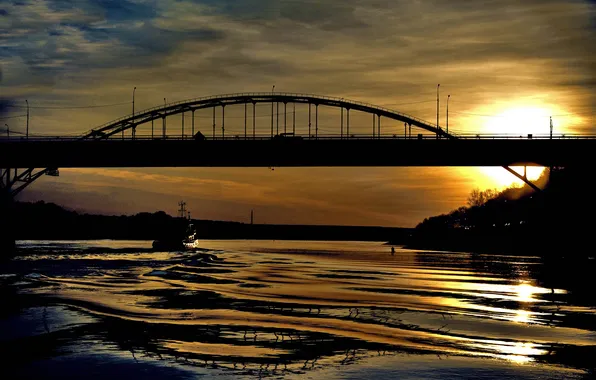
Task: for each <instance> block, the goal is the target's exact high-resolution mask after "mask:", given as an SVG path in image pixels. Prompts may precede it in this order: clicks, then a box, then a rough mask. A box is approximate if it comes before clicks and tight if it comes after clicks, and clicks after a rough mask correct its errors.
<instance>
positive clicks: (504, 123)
mask: <svg viewBox="0 0 596 380" xmlns="http://www.w3.org/2000/svg"><path fill="white" fill-rule="evenodd" d="M550 115H552V111H551V110H550V109H548V108H546V107H541V106H522V107H512V108H508V109H506V110H504V111H502V112H500V113H497V114H496V115H494V117H490V118H488V120H486V122H485V123H484V128H483V130H484V133H486V134H499V135H502V134H506V135H510V136H512V137H518V138H519V137H526V138H527V137H528V135H529V134H532V135H536V136H538V135H549V134H550Z"/></svg>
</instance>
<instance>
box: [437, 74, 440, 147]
mask: <svg viewBox="0 0 596 380" xmlns="http://www.w3.org/2000/svg"><path fill="white" fill-rule="evenodd" d="M439 87H441V84H440V83H439V84H437V138H439V129H440V127H439Z"/></svg>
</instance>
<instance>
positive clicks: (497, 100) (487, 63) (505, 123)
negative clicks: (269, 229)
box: [0, 0, 596, 226]
mask: <svg viewBox="0 0 596 380" xmlns="http://www.w3.org/2000/svg"><path fill="white" fill-rule="evenodd" d="M71 4H72V3H71V2H64V1H58V0H33V1H19V2H16V1H13V2H8V3H2V5H0V68H1V72H0V74H1V75H0V118H1V120H0V121H1V122H2V125H4V123H7V124H9V127H10V130H11V131H14V132H15V133H18V132H24V129H25V118H24V117H22V115H23V114H24V113H25V109H24V108H23V106H24V105H25V99H28V101H29V104H30V105H31V107H32V108H31V119H30V133H31V134H43V135H64V134H74V135H76V134H79V133H82V132H84V131H87V130H89V129H91V128H94V127H96V126H98V125H100V124H103V123H106V122H108V121H110V120H112V119H116V118H119V117H121V116H124V115H126V114H129V113H130V112H131V103H130V102H131V98H132V89H133V87H135V86H136V87H137V90H136V97H135V109H136V110H137V111H140V110H143V109H145V108H149V107H153V106H156V105H159V104H163V98H164V97H165V98H167V101H168V102H172V101H179V100H183V99H189V98H195V97H201V96H208V95H215V94H223V93H234V92H249V91H271V87H272V86H273V85H275V90H276V91H287V92H300V93H313V94H320V95H329V96H337V97H344V98H347V99H353V100H360V101H364V102H368V103H373V104H376V105H382V106H385V107H387V108H392V109H394V110H397V111H400V112H404V113H408V114H411V115H414V116H416V117H419V118H422V119H425V120H428V121H429V122H431V123H434V122H435V120H436V89H437V84H438V83H440V84H441V86H440V91H441V105H440V118H441V120H440V124H441V125H442V126H444V125H445V113H446V109H445V106H446V100H447V95H448V94H449V95H451V98H450V103H449V127H450V131H453V132H456V133H511V134H515V135H521V134H527V133H534V134H540V133H544V134H547V133H548V132H549V117H550V116H552V118H553V124H554V131H555V133H565V134H571V133H594V132H596V130H595V129H594V127H593V126H594V120H595V118H594V114H595V109H596V96H595V95H594V94H595V91H594V90H595V88H596V81H595V74H596V67H595V64H594V62H596V43H595V41H596V40H595V38H594V37H595V28H596V5H595V3H594V2H588V1H564V0H553V1H548V0H545V1H534V0H527V1H523V2H521V1H517V0H515V1H514V0H498V1H497V0H493V1H467V0H455V1H424V0H421V1H415V2H414V1H393V2H387V1H376V0H368V1H364V0H343V1H338V0H329V1H324V2H323V1H306V0H276V1H270V0H265V1H256V0H245V1H236V0H217V1H214V0H202V1H201V0H197V1H159V2H157V1H143V0H138V1H130V0H129V1H126V0H120V1H98V0H95V1H93V0H81V1H77V2H76V6H73V5H71ZM116 103H118V104H120V105H115V106H110V107H96V108H89V107H88V106H102V105H110V104H116ZM75 107H84V108H75ZM280 111H281V108H280ZM270 112H271V110H270V107H268V106H267V105H261V106H258V107H257V115H258V116H259V118H258V119H257V129H258V128H259V126H260V127H261V128H263V130H264V131H265V130H268V128H269V126H270V124H269V123H270V115H271V113H270ZM288 112H289V110H288ZM240 115H243V107H242V106H240V107H239V108H238V109H236V110H228V108H227V107H226V131H227V133H231V134H237V133H241V132H242V131H243V118H242V117H239V116H240ZM297 115H298V116H297V125H298V128H297V129H298V131H299V132H300V133H303V132H304V130H305V125H306V124H305V121H304V120H305V119H304V117H305V116H306V115H307V113H306V112H305V108H304V106H297ZM218 117H219V114H218ZM282 117H283V115H282ZM319 117H320V121H319V127H320V129H321V131H322V132H321V133H325V132H326V131H329V132H333V131H334V130H335V129H337V127H338V125H339V110H337V109H320V114H319ZM351 118H352V119H351V130H352V132H353V133H356V134H357V133H359V132H360V133H369V132H370V129H371V125H370V124H371V123H370V115H361V116H358V115H353V116H352V115H351ZM281 120H283V118H282V119H281ZM288 120H290V118H289V119H288ZM187 122H188V121H187ZM280 122H281V121H280ZM195 123H196V126H197V128H198V129H202V130H204V131H205V132H208V133H207V134H210V131H211V128H210V124H211V120H210V111H205V112H197V113H196V115H195ZM179 125H180V120H179V117H178V118H176V117H173V118H172V119H171V120H170V119H168V128H169V129H170V128H172V129H173V130H175V128H178V127H179ZM187 125H188V124H187ZM160 127H161V126H159V128H160ZM3 128H4V127H3ZM382 128H383V132H385V133H392V134H393V133H396V134H399V133H403V124H400V123H397V122H390V121H388V120H384V121H383V126H382ZM138 133H139V134H143V133H150V132H149V130H148V129H147V128H145V129H143V130H139V132H138ZM533 174H534V175H536V173H533ZM514 180H515V178H514V177H513V176H511V175H510V174H508V173H506V172H505V171H504V170H503V169H500V168H314V169H313V168H304V169H300V168H298V169H296V168H293V169H290V168H276V169H275V170H274V171H271V170H269V169H267V168H262V169H257V168H255V169H240V168H238V169H215V168H197V169H180V168H163V169H127V168H122V169H69V170H67V169H64V170H61V176H60V177H58V178H53V177H44V178H42V179H41V180H39V181H37V182H36V183H35V184H33V185H32V186H30V187H29V188H28V189H26V191H24V192H23V193H22V195H20V199H21V200H38V199H44V200H46V201H54V202H57V203H59V204H61V205H64V206H66V207H69V208H73V209H77V210H81V211H89V212H101V213H107V214H113V213H116V214H120V213H124V214H130V213H135V212H141V211H156V210H164V211H166V212H168V213H171V214H175V212H176V209H177V202H178V201H179V200H181V199H184V200H185V201H186V202H187V204H188V209H189V210H191V212H192V216H193V217H196V218H207V219H224V220H238V221H247V220H248V218H249V215H250V210H251V209H254V210H255V221H256V222H261V223H309V224H310V223H317V224H356V225H387V226H414V225H416V223H418V222H420V221H421V220H422V219H424V218H425V217H428V216H431V215H434V214H438V213H443V212H447V211H450V210H452V209H454V208H457V207H459V206H461V205H463V204H465V201H466V198H467V195H468V193H469V192H470V190H471V189H472V188H474V187H480V188H488V187H503V186H505V185H508V184H509V183H511V182H514Z"/></svg>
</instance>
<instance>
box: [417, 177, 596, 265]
mask: <svg viewBox="0 0 596 380" xmlns="http://www.w3.org/2000/svg"><path fill="white" fill-rule="evenodd" d="M588 173H589V171H586V169H584V168H566V169H561V168H557V169H550V170H548V169H547V170H545V171H544V173H543V175H542V176H541V177H540V178H539V179H538V180H537V181H536V184H537V185H538V186H539V187H541V188H542V189H543V190H542V191H540V192H535V191H533V190H532V189H531V188H530V187H529V186H527V185H525V186H523V187H519V188H517V187H512V188H508V189H505V190H504V191H501V192H498V191H494V190H487V191H479V190H475V191H473V192H472V193H471V194H470V198H469V200H468V206H467V207H460V208H459V209H457V210H454V211H452V212H450V213H449V214H444V215H439V216H435V217H431V218H427V219H425V220H424V221H423V222H422V223H420V224H419V225H418V226H417V227H416V229H415V230H414V233H413V234H412V238H411V239H410V240H409V243H408V246H410V247H412V248H425V249H436V250H455V251H475V252H490V253H515V254H530V255H557V256H561V255H562V256H573V255H584V254H588V252H591V251H592V250H593V248H591V243H592V242H591V240H592V239H591V235H592V234H593V227H594V225H595V223H594V217H595V216H596V200H595V199H594V197H593V196H592V194H591V191H590V187H589V184H588V183H586V175H587V174H588Z"/></svg>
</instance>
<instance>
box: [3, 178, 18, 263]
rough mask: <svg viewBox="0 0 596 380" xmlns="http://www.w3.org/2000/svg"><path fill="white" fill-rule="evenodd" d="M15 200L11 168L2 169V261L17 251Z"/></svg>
mask: <svg viewBox="0 0 596 380" xmlns="http://www.w3.org/2000/svg"><path fill="white" fill-rule="evenodd" d="M13 226H14V202H13V197H12V194H11V178H10V169H0V261H1V260H5V259H7V258H11V257H12V256H13V255H14V251H15V231H14V227H13Z"/></svg>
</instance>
